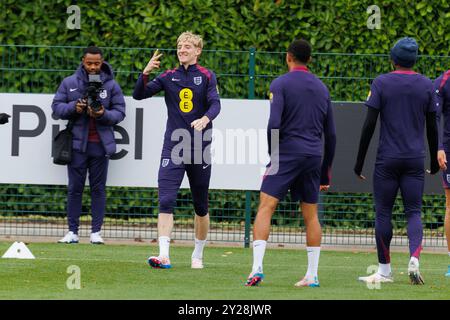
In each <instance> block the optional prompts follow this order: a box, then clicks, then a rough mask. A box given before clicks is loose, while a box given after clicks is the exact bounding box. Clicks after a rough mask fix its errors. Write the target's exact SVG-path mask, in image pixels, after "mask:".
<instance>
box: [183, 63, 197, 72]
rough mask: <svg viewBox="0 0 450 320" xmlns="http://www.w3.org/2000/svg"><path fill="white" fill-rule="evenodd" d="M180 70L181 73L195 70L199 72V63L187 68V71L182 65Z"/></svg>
mask: <svg viewBox="0 0 450 320" xmlns="http://www.w3.org/2000/svg"><path fill="white" fill-rule="evenodd" d="M178 69H179V70H181V71H193V70H197V69H198V68H197V63H194V64H190V65H189V66H188V67H187V69H186V68H185V67H184V66H183V65H182V64H180V67H179V68H178Z"/></svg>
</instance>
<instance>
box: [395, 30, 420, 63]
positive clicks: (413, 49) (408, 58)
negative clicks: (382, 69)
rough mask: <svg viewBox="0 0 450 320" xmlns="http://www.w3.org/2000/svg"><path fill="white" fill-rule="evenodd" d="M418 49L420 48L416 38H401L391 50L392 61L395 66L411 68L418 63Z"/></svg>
mask: <svg viewBox="0 0 450 320" xmlns="http://www.w3.org/2000/svg"><path fill="white" fill-rule="evenodd" d="M418 49H419V46H418V44H417V42H416V40H415V39H414V38H409V37H404V38H401V39H400V40H398V41H397V42H396V43H395V45H394V47H392V49H391V59H392V61H394V64H397V65H399V66H401V67H405V68H411V67H412V66H413V65H414V64H415V63H416V59H417V52H418Z"/></svg>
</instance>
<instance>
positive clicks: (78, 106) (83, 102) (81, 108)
mask: <svg viewBox="0 0 450 320" xmlns="http://www.w3.org/2000/svg"><path fill="white" fill-rule="evenodd" d="M86 107H87V104H86V100H84V99H78V101H77V104H76V105H75V108H76V110H77V113H83V111H84V109H86Z"/></svg>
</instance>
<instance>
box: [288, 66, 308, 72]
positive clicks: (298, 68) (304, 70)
mask: <svg viewBox="0 0 450 320" xmlns="http://www.w3.org/2000/svg"><path fill="white" fill-rule="evenodd" d="M290 71H291V72H292V71H303V72H309V70H308V67H307V66H295V67H292V69H291V70H290Z"/></svg>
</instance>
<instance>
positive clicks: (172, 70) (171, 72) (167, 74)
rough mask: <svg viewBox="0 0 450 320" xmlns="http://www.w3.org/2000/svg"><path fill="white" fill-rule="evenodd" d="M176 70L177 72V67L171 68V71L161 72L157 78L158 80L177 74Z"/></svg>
mask: <svg viewBox="0 0 450 320" xmlns="http://www.w3.org/2000/svg"><path fill="white" fill-rule="evenodd" d="M177 70H178V67H175V68H173V69H167V70H166V71H164V72H162V73H161V74H160V75H159V77H160V78H165V77H167V76H169V75H173V74H174V73H175V72H177Z"/></svg>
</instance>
